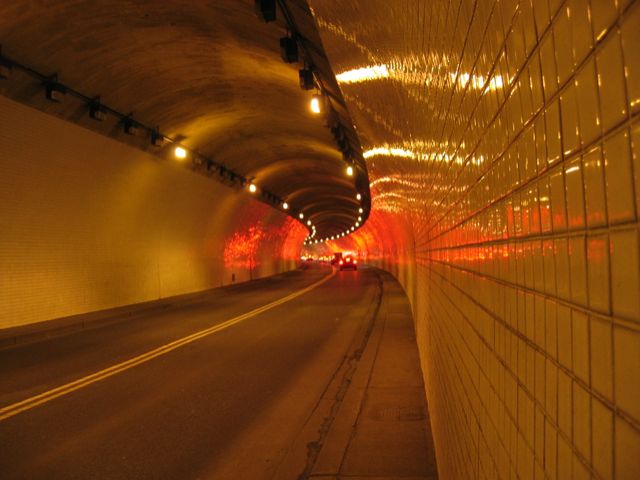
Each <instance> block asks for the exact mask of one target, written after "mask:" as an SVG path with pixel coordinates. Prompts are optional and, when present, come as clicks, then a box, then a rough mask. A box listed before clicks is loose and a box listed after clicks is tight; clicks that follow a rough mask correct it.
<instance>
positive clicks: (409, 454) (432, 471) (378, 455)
mask: <svg viewBox="0 0 640 480" xmlns="http://www.w3.org/2000/svg"><path fill="white" fill-rule="evenodd" d="M378 274H379V275H380V277H381V280H382V286H383V295H382V299H381V303H380V307H379V310H378V314H377V315H376V319H375V323H373V327H372V328H371V329H370V331H369V333H368V341H367V342H366V346H364V349H363V350H360V351H358V353H357V354H356V356H357V360H356V361H355V362H353V361H349V362H346V364H347V365H348V364H349V363H350V364H351V365H352V367H353V369H352V372H351V373H348V372H347V370H348V366H346V367H345V369H346V370H345V372H346V373H344V374H342V373H341V374H340V378H341V379H342V380H341V382H338V379H336V382H335V383H336V385H335V386H333V387H331V388H329V389H328V392H327V394H325V397H330V398H328V399H326V401H327V404H328V405H329V404H331V411H330V413H328V414H327V413H326V411H328V410H329V408H327V410H326V411H325V417H324V419H323V421H322V423H321V424H320V422H317V423H318V424H319V425H320V429H319V430H320V431H321V432H322V435H321V436H320V439H319V441H318V442H314V443H313V444H309V445H307V446H306V447H307V449H308V451H309V455H308V460H307V466H306V469H305V473H304V474H303V475H301V476H299V477H298V478H299V479H308V478H312V479H323V480H334V479H335V480H338V479H349V480H365V479H366V480H395V479H402V480H434V479H436V478H437V468H436V460H435V452H434V446H433V439H432V435H431V428H430V423H429V413H428V409H427V403H426V398H425V390H424V383H423V379H422V372H421V369H420V362H419V357H418V348H417V344H416V338H415V332H414V325H413V320H412V315H411V308H410V305H409V301H408V299H407V297H406V295H405V293H404V291H403V290H402V287H401V286H400V285H399V284H398V282H397V281H396V280H395V279H394V278H393V277H392V276H391V275H389V274H387V273H385V272H382V271H378ZM345 379H346V387H345V386H344V385H345ZM338 383H342V385H343V387H340V386H339V385H338ZM336 399H337V400H338V401H337V402H336ZM312 423H313V422H312ZM298 471H300V470H298ZM280 473H281V475H277V476H276V478H295V477H290V476H288V475H287V474H286V473H285V472H282V471H281V472H280Z"/></svg>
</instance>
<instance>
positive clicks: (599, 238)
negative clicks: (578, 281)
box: [587, 235, 611, 314]
mask: <svg viewBox="0 0 640 480" xmlns="http://www.w3.org/2000/svg"><path fill="white" fill-rule="evenodd" d="M587 283H588V285H589V292H588V297H589V307H590V308H592V309H593V310H595V311H597V312H602V313H604V314H609V313H610V310H611V307H610V302H611V296H610V293H609V289H610V278H609V237H608V236H607V235H594V236H590V237H587Z"/></svg>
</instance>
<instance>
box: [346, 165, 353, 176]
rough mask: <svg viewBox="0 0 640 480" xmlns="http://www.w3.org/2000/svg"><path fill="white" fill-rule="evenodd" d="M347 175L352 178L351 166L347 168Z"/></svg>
mask: <svg viewBox="0 0 640 480" xmlns="http://www.w3.org/2000/svg"><path fill="white" fill-rule="evenodd" d="M347 175H349V176H350V177H353V167H352V166H351V165H349V166H348V167H347Z"/></svg>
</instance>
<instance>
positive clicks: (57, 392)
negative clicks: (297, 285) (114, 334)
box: [0, 269, 336, 421]
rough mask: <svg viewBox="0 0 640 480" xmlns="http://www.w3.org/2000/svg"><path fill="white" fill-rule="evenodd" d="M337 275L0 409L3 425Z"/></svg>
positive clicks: (280, 303)
mask: <svg viewBox="0 0 640 480" xmlns="http://www.w3.org/2000/svg"><path fill="white" fill-rule="evenodd" d="M335 274H336V270H335V269H332V272H331V273H330V274H329V275H327V276H326V277H324V278H323V279H321V280H319V281H317V282H315V283H313V284H311V285H309V286H308V287H305V288H303V289H302V290H298V291H297V292H294V293H291V294H289V295H287V296H286V297H282V298H281V299H279V300H276V301H274V302H271V303H269V304H267V305H263V306H262V307H258V308H256V309H254V310H251V311H250V312H247V313H243V314H242V315H238V316H237V317H234V318H232V319H230V320H227V321H225V322H222V323H219V324H217V325H214V326H213V327H209V328H206V329H204V330H200V331H199V332H196V333H193V334H191V335H188V336H186V337H183V338H180V339H178V340H175V341H173V342H171V343H167V344H166V345H163V346H161V347H158V348H155V349H153V350H150V351H148V352H147V353H143V354H142V355H138V356H137V357H133V358H130V359H129V360H125V361H124V362H121V363H118V364H116V365H113V366H111V367H108V368H105V369H103V370H100V371H98V372H96V373H92V374H91V375H87V376H86V377H82V378H79V379H78V380H74V381H73V382H69V383H66V384H65V385H61V386H59V387H56V388H53V389H51V390H48V391H46V392H43V393H41V394H39V395H35V396H33V397H31V398H27V399H25V400H22V401H20V402H17V403H13V404H11V405H8V406H6V407H3V408H0V421H2V420H6V419H7V418H10V417H13V416H14V415H17V414H19V413H21V412H24V411H26V410H30V409H32V408H34V407H37V406H39V405H42V404H44V403H47V402H50V401H51V400H53V399H55V398H58V397H61V396H63V395H66V394H68V393H71V392H74V391H76V390H79V389H81V388H83V387H86V386H88V385H91V384H92V383H96V382H99V381H100V380H104V379H105V378H109V377H111V376H113V375H115V374H117V373H120V372H124V371H125V370H129V369H130V368H133V367H135V366H137V365H140V364H142V363H145V362H148V361H149V360H152V359H154V358H156V357H159V356H160V355H164V354H165V353H169V352H171V351H173V350H175V349H177V348H180V347H183V346H185V345H188V344H190V343H192V342H195V341H196V340H200V339H201V338H204V337H206V336H208V335H211V334H213V333H216V332H219V331H221V330H225V329H226V328H229V327H231V326H233V325H236V324H238V323H240V322H242V321H244V320H246V319H248V318H251V317H255V316H256V315H260V314H261V313H264V312H266V311H267V310H271V309H272V308H275V307H277V306H279V305H282V304H283V303H287V302H289V301H291V300H293V299H294V298H297V297H299V296H301V295H304V294H305V293H308V292H310V291H311V290H313V289H314V288H316V287H319V286H320V285H322V284H323V283H325V282H327V281H328V280H329V279H330V278H331V277H333V276H334V275H335Z"/></svg>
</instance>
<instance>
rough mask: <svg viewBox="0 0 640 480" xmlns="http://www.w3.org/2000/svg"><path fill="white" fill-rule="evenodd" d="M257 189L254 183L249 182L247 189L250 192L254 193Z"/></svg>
mask: <svg viewBox="0 0 640 480" xmlns="http://www.w3.org/2000/svg"><path fill="white" fill-rule="evenodd" d="M257 190H258V187H256V184H255V183H253V182H252V183H250V184H249V191H250V192H251V193H256V191H257Z"/></svg>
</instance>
